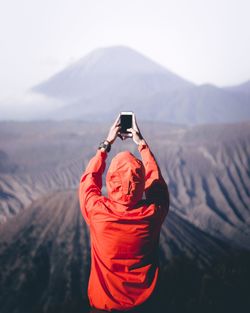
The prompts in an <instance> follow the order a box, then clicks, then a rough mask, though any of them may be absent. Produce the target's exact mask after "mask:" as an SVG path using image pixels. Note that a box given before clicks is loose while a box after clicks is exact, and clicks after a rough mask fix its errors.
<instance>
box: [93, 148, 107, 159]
mask: <svg viewBox="0 0 250 313" xmlns="http://www.w3.org/2000/svg"><path fill="white" fill-rule="evenodd" d="M96 155H97V156H99V157H101V158H102V159H104V160H105V159H106V158H107V156H108V152H107V151H102V150H101V149H98V150H97V151H96Z"/></svg>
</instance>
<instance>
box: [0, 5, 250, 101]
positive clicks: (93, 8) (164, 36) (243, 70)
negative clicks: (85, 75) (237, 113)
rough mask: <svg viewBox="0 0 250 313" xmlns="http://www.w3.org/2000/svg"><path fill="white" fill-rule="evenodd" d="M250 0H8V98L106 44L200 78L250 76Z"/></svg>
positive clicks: (3, 52) (2, 58)
mask: <svg viewBox="0 0 250 313" xmlns="http://www.w3.org/2000/svg"><path fill="white" fill-rule="evenodd" d="M249 12H250V1H249V0H172V1H169V0H22V1H20V0H8V1H7V0H5V1H4V0H0V86H1V87H0V106H1V103H7V102H8V101H11V99H18V97H21V95H23V94H24V93H25V92H26V91H27V90H28V89H29V88H30V87H32V86H34V85H36V84H38V83H39V82H41V81H44V80H46V79H47V78H49V77H50V76H51V75H53V74H54V73H56V72H58V71H60V70H62V69H64V68H65V67H67V66H68V65H70V64H72V62H74V61H77V60H78V59H79V58H81V57H83V56H84V55H85V54H87V53H89V52H91V51H92V50H94V49H97V48H99V47H107V46H113V45H125V46H129V47H131V48H133V49H135V50H137V51H138V52H141V53H142V54H144V55H146V56H148V57H150V58H151V59H153V60H155V61H156V62H158V63H160V64H162V65H164V66H165V67H166V68H168V69H169V70H171V71H173V72H175V73H176V74H178V75H180V76H182V77H183V78H185V79H188V80H190V81H192V82H194V83H197V84H202V83H212V84H215V85H217V86H226V85H235V84H240V83H242V82H244V81H247V80H249V79H250V18H249Z"/></svg>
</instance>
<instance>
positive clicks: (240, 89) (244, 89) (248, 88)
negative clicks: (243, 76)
mask: <svg viewBox="0 0 250 313" xmlns="http://www.w3.org/2000/svg"><path fill="white" fill-rule="evenodd" d="M225 89H226V90H229V91H232V92H234V93H238V94H243V95H247V96H248V97H250V80H248V81H246V82H244V83H242V84H240V85H236V86H230V87H225ZM248 99H249V101H250V98H248Z"/></svg>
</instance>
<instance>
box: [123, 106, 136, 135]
mask: <svg viewBox="0 0 250 313" xmlns="http://www.w3.org/2000/svg"><path fill="white" fill-rule="evenodd" d="M133 114H134V113H133V112H131V111H128V112H121V113H120V122H121V130H120V132H121V134H128V133H130V132H129V131H127V128H131V127H132V125H133Z"/></svg>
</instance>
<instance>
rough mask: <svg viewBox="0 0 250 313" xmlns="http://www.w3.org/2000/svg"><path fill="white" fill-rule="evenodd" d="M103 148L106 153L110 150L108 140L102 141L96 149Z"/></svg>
mask: <svg viewBox="0 0 250 313" xmlns="http://www.w3.org/2000/svg"><path fill="white" fill-rule="evenodd" d="M101 148H104V149H105V150H106V151H107V152H109V151H110V149H111V143H110V142H109V141H108V140H105V141H102V142H101V143H100V145H99V147H98V149H101Z"/></svg>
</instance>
